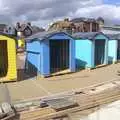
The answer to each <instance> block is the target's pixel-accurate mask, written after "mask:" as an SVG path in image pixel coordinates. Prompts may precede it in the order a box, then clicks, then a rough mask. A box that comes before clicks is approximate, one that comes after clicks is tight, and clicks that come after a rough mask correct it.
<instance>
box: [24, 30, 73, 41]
mask: <svg viewBox="0 0 120 120" xmlns="http://www.w3.org/2000/svg"><path fill="white" fill-rule="evenodd" d="M59 33H63V34H66V35H68V36H70V37H71V38H72V36H71V35H69V34H68V33H66V32H59V31H44V32H39V33H36V34H34V35H31V36H30V37H27V38H26V39H25V40H26V41H27V42H31V41H33V40H34V39H37V40H40V41H41V40H45V39H48V38H50V37H51V36H53V35H55V34H59Z"/></svg>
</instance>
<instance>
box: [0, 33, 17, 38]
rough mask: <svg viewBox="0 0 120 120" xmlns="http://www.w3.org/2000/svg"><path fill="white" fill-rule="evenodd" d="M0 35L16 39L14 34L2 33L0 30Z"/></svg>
mask: <svg viewBox="0 0 120 120" xmlns="http://www.w3.org/2000/svg"><path fill="white" fill-rule="evenodd" d="M0 35H3V36H6V37H9V38H12V39H16V37H15V36H14V35H10V34H6V33H2V32H0Z"/></svg>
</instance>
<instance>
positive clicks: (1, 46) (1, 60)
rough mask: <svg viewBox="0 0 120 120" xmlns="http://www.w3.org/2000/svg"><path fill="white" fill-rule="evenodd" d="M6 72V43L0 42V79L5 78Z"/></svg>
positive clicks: (4, 41)
mask: <svg viewBox="0 0 120 120" xmlns="http://www.w3.org/2000/svg"><path fill="white" fill-rule="evenodd" d="M7 71H8V52H7V41H6V40H0V77H5V76H6V75H7Z"/></svg>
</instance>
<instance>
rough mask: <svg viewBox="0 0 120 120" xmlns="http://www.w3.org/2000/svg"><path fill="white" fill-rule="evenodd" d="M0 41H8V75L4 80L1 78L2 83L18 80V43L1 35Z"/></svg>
mask: <svg viewBox="0 0 120 120" xmlns="http://www.w3.org/2000/svg"><path fill="white" fill-rule="evenodd" d="M0 40H7V47H8V73H7V76H6V77H5V78H4V79H2V78H0V81H1V80H4V81H12V80H15V79H17V67H16V43H15V40H14V39H12V38H9V37H6V36H3V35H0Z"/></svg>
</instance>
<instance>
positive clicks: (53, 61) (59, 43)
mask: <svg viewBox="0 0 120 120" xmlns="http://www.w3.org/2000/svg"><path fill="white" fill-rule="evenodd" d="M68 68H69V40H50V72H51V73H55V72H59V71H62V70H65V69H68Z"/></svg>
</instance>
